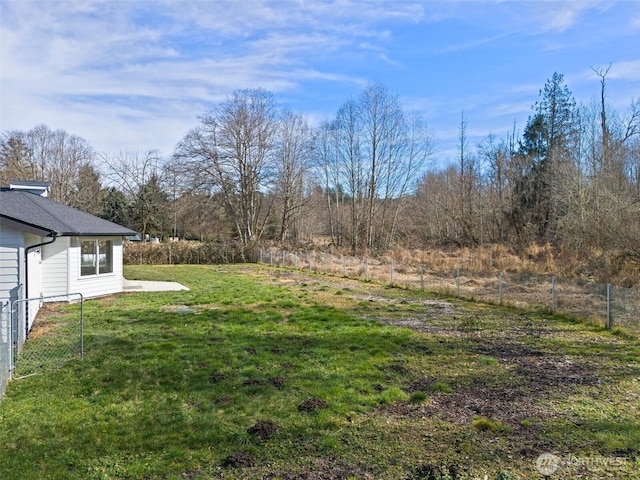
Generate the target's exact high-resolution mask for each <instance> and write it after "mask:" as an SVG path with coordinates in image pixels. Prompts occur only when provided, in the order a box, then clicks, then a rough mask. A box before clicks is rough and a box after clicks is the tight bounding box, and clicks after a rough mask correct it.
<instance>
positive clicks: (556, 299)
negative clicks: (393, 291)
mask: <svg viewBox="0 0 640 480" xmlns="http://www.w3.org/2000/svg"><path fill="white" fill-rule="evenodd" d="M258 261H259V262H260V263H266V264H269V265H272V266H285V267H293V268H298V269H303V270H309V271H312V272H316V273H327V274H338V275H343V276H345V277H355V278H360V279H363V280H365V281H368V280H371V281H378V282H382V283H388V284H391V285H396V286H400V287H405V288H415V289H422V290H429V291H433V292H437V293H439V294H443V295H451V296H457V297H462V298H468V299H472V300H476V301H480V302H486V303H494V304H500V305H511V306H515V307H519V308H523V309H536V310H540V311H548V312H550V313H557V314H563V315H567V316H572V317H576V318H580V319H584V320H587V321H592V322H594V323H598V324H602V325H603V326H606V327H607V328H612V327H624V328H627V329H631V330H636V331H638V330H640V289H639V288H625V287H619V286H613V285H603V284H598V283H595V282H591V281H587V280H574V279H563V278H557V277H554V276H551V275H533V274H523V273H505V272H500V273H498V274H496V273H494V272H473V271H469V270H463V269H461V268H458V269H455V270H453V271H449V272H428V271H426V270H425V269H424V267H422V266H421V265H407V264H397V263H395V262H393V261H387V262H384V261H381V260H378V259H372V258H357V257H348V256H335V255H331V254H328V253H318V252H291V251H286V250H276V249H270V250H260V251H259V253H258Z"/></svg>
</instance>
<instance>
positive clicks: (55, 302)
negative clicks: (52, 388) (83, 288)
mask: <svg viewBox="0 0 640 480" xmlns="http://www.w3.org/2000/svg"><path fill="white" fill-rule="evenodd" d="M45 302H46V303H45ZM36 306H39V310H38V313H37V315H36V317H35V319H34V321H33V324H32V325H31V328H30V329H28V328H27V318H28V316H29V314H28V311H29V310H30V309H31V310H32V311H33V309H34V308H35V307H36ZM83 307H84V299H83V297H82V294H80V293H72V294H68V295H60V296H49V297H38V298H28V299H19V300H14V301H13V302H11V303H6V304H4V305H2V306H1V308H0V396H1V395H2V394H4V390H5V388H6V385H7V383H8V382H9V380H11V379H19V378H24V377H27V376H30V375H35V374H37V373H41V372H43V371H46V370H51V369H56V368H60V367H61V366H62V365H64V364H65V363H66V362H68V361H70V360H74V359H78V358H82V356H83V354H84V341H83V333H84V332H83V330H84V312H83Z"/></svg>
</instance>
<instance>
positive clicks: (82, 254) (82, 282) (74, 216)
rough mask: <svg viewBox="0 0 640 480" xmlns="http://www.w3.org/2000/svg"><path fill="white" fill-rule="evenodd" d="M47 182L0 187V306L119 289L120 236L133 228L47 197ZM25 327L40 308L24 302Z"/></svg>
mask: <svg viewBox="0 0 640 480" xmlns="http://www.w3.org/2000/svg"><path fill="white" fill-rule="evenodd" d="M48 191H49V184H48V183H46V182H13V183H12V184H11V185H10V187H9V188H2V189H0V307H1V306H6V304H7V303H11V302H13V301H14V300H18V299H29V298H32V299H36V298H40V297H51V296H56V295H58V296H61V297H60V298H57V299H56V298H53V299H44V300H43V301H45V302H46V301H64V300H67V298H65V297H64V296H66V295H68V294H72V293H81V294H82V295H83V296H84V298H91V297H98V296H103V295H109V294H112V293H118V292H121V291H122V290H123V282H124V277H123V275H122V238H123V237H125V236H130V235H135V232H134V231H132V230H130V229H128V228H125V227H122V226H120V225H117V224H115V223H112V222H109V221H107V220H104V219H101V218H98V217H96V216H94V215H90V214H88V213H85V212H82V211H80V210H77V209H75V208H71V207H68V206H66V205H62V204H60V203H57V202H54V201H52V200H50V199H49V198H47V194H48ZM28 303H29V305H28V318H27V322H26V328H27V332H28V330H29V329H30V328H31V326H32V324H33V319H34V318H35V315H36V313H37V310H38V308H39V307H40V301H34V302H28Z"/></svg>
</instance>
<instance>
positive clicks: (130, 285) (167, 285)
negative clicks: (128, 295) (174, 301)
mask: <svg viewBox="0 0 640 480" xmlns="http://www.w3.org/2000/svg"><path fill="white" fill-rule="evenodd" d="M180 290H189V289H188V288H187V287H185V286H184V285H182V284H181V283H178V282H154V281H149V280H127V279H126V278H125V279H124V291H125V292H177V291H180Z"/></svg>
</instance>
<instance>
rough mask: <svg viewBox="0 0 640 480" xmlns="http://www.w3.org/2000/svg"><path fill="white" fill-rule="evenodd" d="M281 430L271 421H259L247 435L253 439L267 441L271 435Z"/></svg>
mask: <svg viewBox="0 0 640 480" xmlns="http://www.w3.org/2000/svg"><path fill="white" fill-rule="evenodd" d="M279 428H280V425H278V424H277V423H275V422H271V421H268V420H267V421H259V422H256V424H255V425H253V426H252V427H249V428H248V429H247V433H248V434H249V435H251V436H252V437H258V438H260V439H261V440H267V439H268V438H269V437H271V435H273V434H274V433H276V431H277V430H278V429H279Z"/></svg>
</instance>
